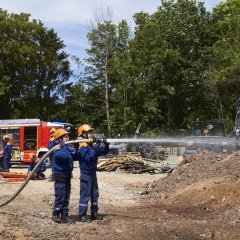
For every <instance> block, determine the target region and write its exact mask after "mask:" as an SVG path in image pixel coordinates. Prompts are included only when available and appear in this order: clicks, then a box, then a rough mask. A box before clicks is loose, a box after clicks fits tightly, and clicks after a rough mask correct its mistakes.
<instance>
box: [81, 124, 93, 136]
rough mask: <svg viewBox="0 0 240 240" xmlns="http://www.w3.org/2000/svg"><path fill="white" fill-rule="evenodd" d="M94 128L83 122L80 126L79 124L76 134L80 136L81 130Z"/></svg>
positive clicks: (85, 130) (86, 130)
mask: <svg viewBox="0 0 240 240" xmlns="http://www.w3.org/2000/svg"><path fill="white" fill-rule="evenodd" d="M91 130H94V128H92V127H91V126H90V125H88V124H83V125H82V126H80V127H79V128H78V136H81V135H82V134H83V132H88V131H91Z"/></svg>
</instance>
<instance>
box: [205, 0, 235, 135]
mask: <svg viewBox="0 0 240 240" xmlns="http://www.w3.org/2000/svg"><path fill="white" fill-rule="evenodd" d="M239 13H240V1H239V0H228V1H226V2H224V3H220V4H218V5H217V6H216V7H215V8H214V9H213V13H212V29H211V31H212V32H213V33H214V34H215V39H216V40H215V43H214V45H213V57H212V58H211V63H210V69H209V71H208V84H209V87H210V88H211V90H212V91H211V99H212V102H213V104H214V105H213V106H214V108H215V109H217V110H218V111H217V113H218V115H219V118H220V119H222V120H223V121H225V122H226V123H227V125H226V127H227V128H228V130H229V132H232V126H233V121H234V117H235V106H236V99H237V98H239V92H240V85H239V83H240V77H239V76H240V14H239Z"/></svg>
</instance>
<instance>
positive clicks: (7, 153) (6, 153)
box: [3, 144, 12, 158]
mask: <svg viewBox="0 0 240 240" xmlns="http://www.w3.org/2000/svg"><path fill="white" fill-rule="evenodd" d="M3 154H4V158H11V157H12V145H9V144H6V145H5V146H4V149H3Z"/></svg>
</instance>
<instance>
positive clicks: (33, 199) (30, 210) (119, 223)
mask: <svg viewBox="0 0 240 240" xmlns="http://www.w3.org/2000/svg"><path fill="white" fill-rule="evenodd" d="M181 160H182V158H181V157H173V156H170V157H169V158H168V159H167V160H166V161H165V163H167V162H170V163H179V162H180V161H181ZM11 171H20V172H26V171H27V169H26V168H21V169H19V168H13V169H11ZM49 174H50V169H48V170H47V173H46V175H47V176H49ZM239 179H240V152H236V153H234V154H233V155H230V156H226V155H221V154H216V153H212V152H207V151H203V152H200V153H199V154H198V155H196V156H194V157H188V158H186V159H184V160H183V161H181V164H180V165H179V167H177V168H176V169H175V170H174V171H173V173H172V174H169V175H167V174H149V173H144V174H127V173H121V172H119V171H116V172H98V181H99V187H100V200H99V207H100V213H102V214H103V217H104V220H103V221H92V222H91V223H81V222H79V221H78V201H79V168H78V166H77V164H75V168H74V172H73V179H72V192H71V200H70V218H71V219H73V220H74V223H73V224H58V223H54V222H52V221H51V210H52V206H53V200H54V189H53V184H54V183H53V182H50V181H48V180H31V181H30V182H29V184H28V185H27V186H26V188H25V189H24V190H23V191H22V192H21V193H20V195H19V196H18V197H17V198H16V199H15V200H13V201H12V202H11V203H9V204H8V205H6V206H3V207H1V208H0V219H1V221H0V240H6V239H7V240H15V239H17V240H25V239H41V240H48V239H49V240H50V239H66V240H70V239H71V240H74V239H76V240H77V239H81V240H84V239H92V240H95V239H158V240H180V239H181V240H198V239H199V240H200V239H216V240H220V239H226V240H231V239H233V240H235V239H236V240H239V239H240V181H239ZM20 186H21V183H4V182H0V203H2V202H4V201H5V200H6V199H8V198H9V197H10V196H12V195H13V194H14V193H15V192H16V191H17V189H18V188H19V187H20Z"/></svg>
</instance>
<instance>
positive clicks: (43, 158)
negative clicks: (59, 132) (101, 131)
mask: <svg viewBox="0 0 240 240" xmlns="http://www.w3.org/2000/svg"><path fill="white" fill-rule="evenodd" d="M81 142H89V140H88V139H81V140H72V141H68V142H65V144H71V143H81ZM57 147H59V144H58V145H56V146H55V147H53V148H52V149H50V150H49V151H48V152H46V153H45V154H44V155H43V156H42V157H41V158H40V160H39V161H38V162H37V164H36V166H35V167H34V169H33V170H32V172H31V174H30V175H29V176H28V177H27V178H26V180H25V181H24V183H23V184H22V186H21V187H20V188H19V189H18V190H17V192H16V193H15V194H14V195H13V196H12V197H11V198H10V199H8V200H7V201H5V202H4V203H1V204H0V207H3V206H5V205H7V204H8V203H10V202H11V201H13V200H14V199H15V198H16V197H17V196H18V194H19V193H20V192H21V191H22V190H23V189H24V187H25V186H26V185H27V184H28V182H29V180H30V179H31V177H32V175H33V174H34V173H35V172H36V170H37V168H38V167H39V165H40V164H41V163H42V162H43V161H44V160H45V158H46V157H47V156H48V155H49V154H50V153H52V152H53V151H54V150H55V149H56V148H57Z"/></svg>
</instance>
